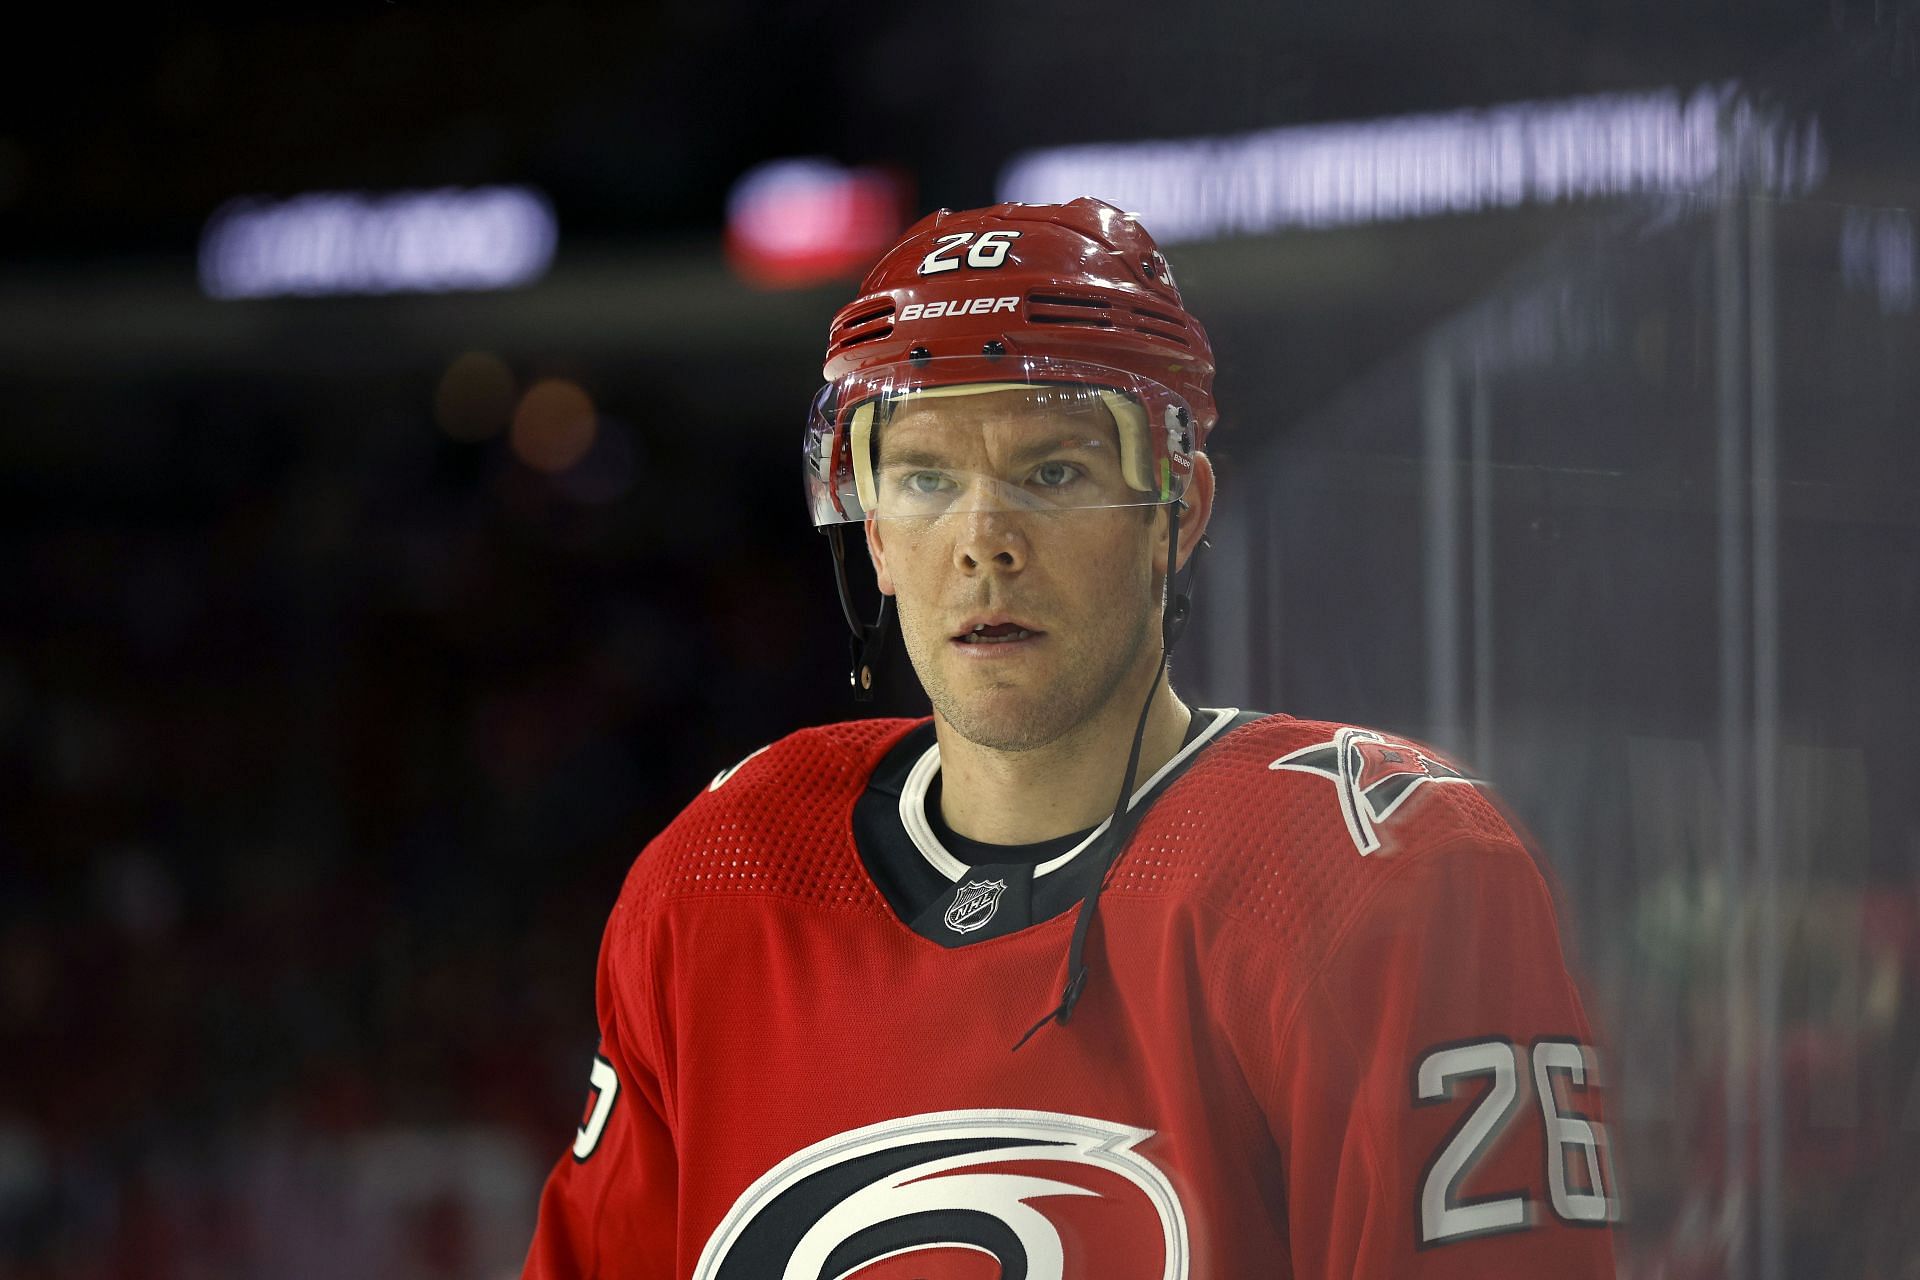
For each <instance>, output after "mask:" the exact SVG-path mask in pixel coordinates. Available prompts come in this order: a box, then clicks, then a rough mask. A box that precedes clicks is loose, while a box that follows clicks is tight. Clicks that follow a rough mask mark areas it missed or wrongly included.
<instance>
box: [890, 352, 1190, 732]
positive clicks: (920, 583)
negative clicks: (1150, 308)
mask: <svg viewBox="0 0 1920 1280" xmlns="http://www.w3.org/2000/svg"><path fill="white" fill-rule="evenodd" d="M875 483H876V486H877V488H878V491H879V493H878V497H879V501H878V503H877V506H878V509H879V510H880V511H881V512H883V513H889V512H911V513H913V514H906V515H901V516H898V517H897V518H895V517H892V516H889V515H883V516H882V517H880V518H870V519H869V520H868V522H867V541H868V548H869V550H870V551H871V553H872V555H873V560H874V566H875V569H876V571H877V573H878V576H879V582H880V588H881V590H883V591H885V592H887V593H888V594H890V595H892V596H893V597H894V598H895V601H896V608H897V612H898V616H899V620H900V631H901V635H902V637H903V639H904V640H905V642H906V646H907V652H908V654H909V655H910V656H911V657H912V659H913V666H914V670H915V671H916V672H917V673H918V675H919V677H920V683H921V685H922V686H923V687H924V688H925V689H926V691H927V696H928V698H929V699H930V700H931V701H932V702H933V706H934V710H936V711H937V712H939V714H940V715H941V717H942V718H943V719H945V720H946V721H947V722H948V723H949V724H950V725H951V726H952V727H953V728H954V729H955V730H957V731H958V732H959V733H960V734H961V735H962V736H963V737H965V738H967V739H968V740H969V741H972V742H975V743H978V744H980V745H981V746H986V747H991V748H994V749H997V750H1002V751H1023V750H1029V749H1031V748H1034V747H1039V746H1044V745H1045V744H1047V743H1050V742H1053V741H1055V740H1056V739H1058V738H1060V737H1061V736H1062V735H1063V734H1065V733H1067V732H1068V731H1069V730H1071V729H1073V728H1074V727H1076V726H1077V725H1080V724H1082V723H1085V722H1086V721H1087V720H1089V719H1091V718H1092V717H1093V716H1095V715H1096V714H1098V713H1099V712H1100V711H1101V710H1103V709H1105V708H1106V707H1108V706H1109V705H1110V704H1111V703H1112V701H1113V700H1114V699H1115V697H1116V696H1117V695H1118V694H1119V692H1120V691H1121V690H1122V689H1127V690H1132V689H1133V686H1134V684H1135V683H1136V682H1135V681H1133V680H1131V679H1129V677H1130V676H1134V675H1139V676H1140V678H1141V680H1144V679H1145V675H1146V674H1147V673H1150V671H1151V669H1152V667H1153V666H1154V665H1155V664H1156V663H1157V662H1158V660H1159V648H1158V643H1157V632H1154V631H1153V630H1152V622H1153V620H1154V618H1155V617H1156V615H1157V612H1158V604H1157V602H1158V600H1159V597H1160V592H1159V583H1160V580H1161V576H1162V573H1163V571H1164V563H1165V560H1164V557H1165V541H1166V522H1165V521H1164V520H1163V519H1161V518H1160V515H1159V511H1158V509H1157V508H1154V507H1145V506H1139V505H1105V506H1100V505H1095V504H1098V503H1108V504H1121V503H1125V504H1138V503H1141V502H1143V501H1144V500H1145V498H1144V495H1142V494H1140V493H1139V492H1137V491H1135V490H1133V489H1131V488H1129V487H1128V486H1127V485H1126V483H1125V481H1124V480H1123V479H1122V477H1121V471H1120V460H1119V456H1118V439H1117V436H1116V433H1115V427H1114V422H1113V418H1112V416H1111V414H1109V413H1108V412H1107V411H1106V409H1105V408H1104V407H1103V406H1102V405H1101V404H1100V401H1099V400H1098V398H1097V397H1093V396H1068V397H1065V398H1064V399H1063V397H1061V396H1059V395H1057V394H1056V395H1049V394H1047V393H1045V392H1040V391H1035V390H1029V389H1025V388H1022V389H1015V390H1003V391H992V392H981V393H977V394H972V395H965V396H956V397H928V398H909V399H907V400H906V401H904V402H902V403H901V404H899V405H898V406H896V407H895V410H894V412H893V414H892V416H891V418H890V419H889V420H888V421H887V422H886V424H885V425H884V427H883V428H882V429H881V432H880V437H879V457H878V459H877V467H876V477H875ZM1069 504H1072V505H1069ZM1156 550H1157V551H1158V553H1159V554H1158V555H1156ZM982 623H985V624H988V631H987V632H986V633H977V632H976V630H975V628H976V627H977V626H978V625H979V624H982ZM1133 696H1137V694H1135V695H1133Z"/></svg>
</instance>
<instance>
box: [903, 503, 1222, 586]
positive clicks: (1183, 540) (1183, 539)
mask: <svg viewBox="0 0 1920 1280" xmlns="http://www.w3.org/2000/svg"><path fill="white" fill-rule="evenodd" d="M865 528H866V532H867V558H868V559H870V560H872V561H873V576H874V578H875V580H876V581H878V582H879V584H880V594H881V595H886V596H890V595H892V594H893V575H892V574H891V573H889V572H888V571H887V548H886V545H885V543H884V541H883V540H882V538H881V536H880V522H879V521H878V520H876V519H875V518H874V517H872V516H868V517H867V519H866V524H865ZM1181 541H1182V542H1185V541H1186V539H1185V538H1182V539H1181Z"/></svg>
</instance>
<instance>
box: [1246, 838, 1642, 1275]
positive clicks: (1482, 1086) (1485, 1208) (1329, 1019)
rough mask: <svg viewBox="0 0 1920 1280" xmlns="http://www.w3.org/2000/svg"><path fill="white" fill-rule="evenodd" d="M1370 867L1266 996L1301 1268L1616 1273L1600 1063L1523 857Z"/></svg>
mask: <svg viewBox="0 0 1920 1280" xmlns="http://www.w3.org/2000/svg"><path fill="white" fill-rule="evenodd" d="M1369 870H1374V869H1372V868H1370V869H1369ZM1377 870H1378V871H1379V872H1381V873H1382V874H1383V876H1384V878H1383V880H1382V881H1381V883H1380V884H1379V885H1378V886H1377V887H1376V888H1375V889H1374V890H1373V891H1372V893H1371V894H1370V896H1369V897H1368V898H1367V899H1366V900H1365V901H1364V902H1363V904H1362V905H1361V908H1360V910H1359V911H1358V912H1357V913H1356V915H1355V917H1354V918H1353V919H1352V920H1351V921H1349V922H1348V924H1347V925H1346V927H1345V928H1344V931H1343V932H1342V933H1341V934H1340V935H1338V936H1336V937H1335V938H1334V940H1333V944H1332V949H1331V951H1330V952H1328V953H1327V956H1326V960H1325V962H1324V963H1323V964H1322V965H1321V966H1320V967H1319V970H1318V972H1317V973H1314V974H1311V975H1309V976H1308V980H1307V983H1306V986H1305V989H1304V991H1303V990H1302V989H1301V988H1300V987H1299V986H1297V985H1292V984H1289V985H1291V989H1292V992H1293V993H1294V998H1293V999H1289V1000H1286V1001H1285V1004H1283V1005H1278V1004H1277V1007H1275V1009H1274V1022H1273V1023H1272V1024H1271V1029H1272V1031H1273V1033H1274V1035H1275V1037H1276V1038H1275V1040H1274V1041H1273V1043H1274V1045H1275V1046H1276V1047H1277V1052H1276V1055H1275V1058H1274V1060H1273V1071H1272V1073H1271V1076H1270V1078H1269V1080H1268V1084H1267V1089H1266V1093H1267V1097H1266V1099H1265V1103H1266V1106H1267V1112H1268V1116H1269V1118H1270V1120H1271V1122H1272V1125H1273V1128H1274V1133H1275V1136H1276V1138H1277V1139H1278V1141H1279V1143H1280V1147H1281V1151H1282V1157H1283V1160H1284V1162H1285V1168H1286V1186H1287V1198H1288V1204H1287V1217H1288V1229H1289V1233H1290V1236H1291V1240H1292V1251H1293V1260H1294V1274H1295V1275H1296V1276H1297V1277H1299V1278H1300V1280H1332V1278H1333V1277H1340V1278H1341V1280H1372V1278H1374V1277H1389V1276H1391V1277H1434V1278H1437V1277H1463V1278H1464V1277H1475V1278H1476V1280H1480V1278H1483V1277H1503V1276H1543V1275H1553V1276H1565V1277H1607V1278H1608V1280H1611V1277H1612V1276H1613V1275H1614V1265H1613V1252H1612V1249H1613V1246H1612V1231H1611V1228H1610V1223H1611V1222H1612V1220H1613V1219H1614V1218H1615V1217H1617V1213H1616V1211H1615V1209H1616V1205H1617V1200H1616V1198H1615V1197H1616V1195H1617V1193H1616V1191H1615V1188H1614V1185H1613V1171H1612V1168H1611V1162H1610V1159H1609V1157H1608V1154H1607V1149H1606V1136H1605V1131H1604V1129H1603V1128H1602V1125H1601V1104H1600V1084H1601V1078H1600V1070H1599V1062H1598V1059H1597V1055H1596V1054H1595V1051H1594V1049H1593V1047H1592V1036H1591V1033H1590V1032H1589V1031H1588V1027H1587V1021H1586V1018H1585V1016H1584V1015H1583V1014H1582V1012H1581V1009H1580V1003H1579V1000H1578V997H1577V996H1576V995H1575V993H1574V989H1573V984H1572V983H1571V981H1570V980H1569V978H1568V976H1567V972H1566V966H1565V962H1564V960H1563V959H1562V955H1561V948H1560V941H1559V937H1558V934H1557V932H1556V930H1555V927H1554V918H1553V910H1552V906H1551V902H1550V899H1549V896H1548V893H1547V889H1546V886H1545V884H1544V882H1543V881H1542V880H1541V878H1540V875H1539V873H1538V871H1537V870H1536V869H1535V867H1534V865H1533V863H1532V860H1531V859H1530V858H1529V857H1528V855H1527V854H1526V852H1525V851H1524V850H1523V849H1521V848H1520V847H1519V846H1518V845H1504V844H1489V843H1487V842H1486V841H1484V840H1477V839H1476V840H1463V841H1456V842H1454V843H1453V844H1451V845H1450V846H1448V847H1443V848H1439V849H1434V850H1430V851H1427V852H1425V853H1423V854H1420V855H1418V856H1410V857H1408V858H1407V859H1406V861H1405V862H1404V863H1403V864H1401V865H1397V866H1385V867H1380V868H1378V869H1377ZM1276 997H1277V999H1278V998H1284V993H1280V992H1276Z"/></svg>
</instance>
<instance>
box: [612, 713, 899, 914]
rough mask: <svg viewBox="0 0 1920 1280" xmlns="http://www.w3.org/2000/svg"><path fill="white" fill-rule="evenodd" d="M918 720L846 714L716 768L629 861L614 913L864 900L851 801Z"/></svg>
mask: <svg viewBox="0 0 1920 1280" xmlns="http://www.w3.org/2000/svg"><path fill="white" fill-rule="evenodd" d="M919 723H921V722H920V721H917V720H904V719H899V720H851V721H845V722H842V723H837V724H829V725H820V726H816V727H813V728H808V729H802V730H800V731H798V732H796V733H791V734H788V735H787V736H786V737H784V738H780V739H778V740H776V741H774V742H770V743H768V744H767V745H766V746H764V747H760V748H757V749H756V750H754V751H751V752H749V753H748V754H747V755H746V756H744V757H742V758H741V759H740V760H739V761H737V762H736V763H734V764H731V765H728V766H727V767H726V768H724V769H721V770H720V771H719V772H718V773H716V774H715V775H714V776H713V780H712V781H710V782H709V783H707V785H706V786H704V787H702V788H701V790H700V792H699V794H697V795H696V796H695V797H694V798H693V800H692V802H691V803H690V804H688V805H687V807H686V808H685V809H683V810H681V812H680V815H679V816H678V817H676V818H675V819H674V820H673V821H672V822H671V823H669V824H668V825H667V827H666V828H665V829H664V830H662V831H661V832H660V834H659V835H657V836H655V837H654V839H653V840H652V841H651V842H649V843H648V845H647V847H646V848H645V849H643V850H642V851H641V852H640V855H639V856H638V857H637V858H635V859H634V863H633V867H632V869H631V870H630V871H629V872H628V873H627V879H626V883H625V885H624V886H623V887H622V889H621V893H620V903H619V907H618V910H620V911H622V912H626V913H630V914H633V915H636V916H637V915H644V914H645V913H647V912H649V911H650V910H651V909H652V908H653V907H655V906H657V905H658V904H659V903H660V902H662V901H663V900H665V899H668V898H672V897H677V896H686V895H702V896H710V895H714V894H721V895H727V894H734V895H737V894H766V893H774V894H784V895H787V896H798V897H804V898H821V899H823V900H828V901H833V900H843V901H853V900H859V901H863V902H864V900H865V898H866V897H869V896H871V894H872V891H871V889H870V887H863V881H862V877H861V876H860V874H859V867H858V860H857V858H855V857H854V855H853V853H852V848H851V842H850V839H849V837H848V834H847V833H848V831H849V830H850V821H851V814H852V810H853V804H854V801H855V800H857V799H858V798H859V796H860V793H861V791H862V790H863V789H864V788H865V786H866V782H867V779H868V777H869V776H870V775H871V774H872V772H873V769H874V766H875V764H876V763H878V761H879V760H880V759H881V758H882V757H883V756H884V755H885V754H886V751H887V749H888V748H889V747H890V746H892V744H893V743H895V742H896V741H898V740H899V738H900V737H901V736H902V735H903V734H905V733H907V732H908V731H909V730H911V729H912V728H913V727H914V726H915V725H916V724H919Z"/></svg>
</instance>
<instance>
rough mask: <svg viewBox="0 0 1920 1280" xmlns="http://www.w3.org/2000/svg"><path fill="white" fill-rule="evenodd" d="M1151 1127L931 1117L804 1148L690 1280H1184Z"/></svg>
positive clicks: (1044, 1115)
mask: <svg viewBox="0 0 1920 1280" xmlns="http://www.w3.org/2000/svg"><path fill="white" fill-rule="evenodd" d="M1152 1136H1153V1131H1152V1130H1150V1129H1135V1128H1131V1127H1129V1126H1127V1125H1121V1124H1113V1123H1111V1122H1108V1121H1104V1120H1093V1119H1089V1118H1087V1117H1085V1116H1072V1115H1064V1114H1061V1113H1059V1112H1053V1111H940V1112H934V1113H932V1114H928V1115H919V1116H908V1117H906V1118H904V1119H899V1120H888V1121H885V1122H883V1123H881V1124H875V1125H868V1126H867V1127H866V1128H863V1129H854V1130H851V1131H849V1132H847V1133H841V1134H836V1135H834V1136H833V1137H831V1138H828V1139H826V1140H825V1141H822V1142H817V1143H815V1144H814V1145H812V1146H810V1147H807V1148H806V1149H804V1150H802V1151H798V1152H795V1153H794V1154H793V1155H791V1156H789V1157H787V1158H786V1159H785V1160H783V1161H781V1162H780V1163H779V1164H778V1165H776V1166H775V1167H774V1168H773V1169H771V1170H769V1171H768V1172H767V1173H766V1174H765V1175H763V1176H762V1177H761V1178H760V1179H759V1180H758V1181H757V1182H755V1183H754V1184H753V1185H752V1186H750V1187H748V1188H747V1189H746V1191H745V1192H744V1193H742V1194H741V1196H740V1198H739V1199H738V1200H736V1201H735V1202H734V1205H733V1208H732V1209H730V1210H729V1211H728V1212H727V1215H726V1217H725V1218H723V1219H722V1220H721V1222H720V1225H719V1227H718V1228H716V1229H715V1231H714V1233H713V1235H712V1237H711V1238H710V1239H708V1241H707V1246H706V1248H705V1249H704V1250H702V1251H701V1254H700V1262H699V1265H697V1266H696V1267H695V1268H694V1271H693V1276H694V1280H1066V1278H1067V1277H1074V1278H1075V1280H1079V1278H1081V1277H1100V1278H1101V1280H1108V1278H1111V1280H1187V1224H1186V1217H1185V1214H1184V1213H1183V1212H1182V1210H1181V1207H1180V1200H1179V1197H1178V1196H1177V1195H1176V1194H1175V1193H1174V1190H1173V1185H1172V1183H1170V1182H1169V1181H1168V1180H1167V1177H1166V1175H1165V1174H1164V1173H1162V1172H1161V1171H1160V1169H1159V1168H1157V1167H1156V1166H1155V1165H1154V1164H1153V1163H1152V1162H1151V1161H1149V1160H1148V1159H1147V1158H1146V1157H1144V1156H1142V1155H1141V1154H1140V1153H1139V1152H1138V1151H1136V1150H1135V1149H1134V1148H1135V1147H1137V1146H1138V1145H1139V1144H1140V1143H1141V1142H1143V1141H1144V1140H1146V1139H1147V1138H1150V1137H1152Z"/></svg>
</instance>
